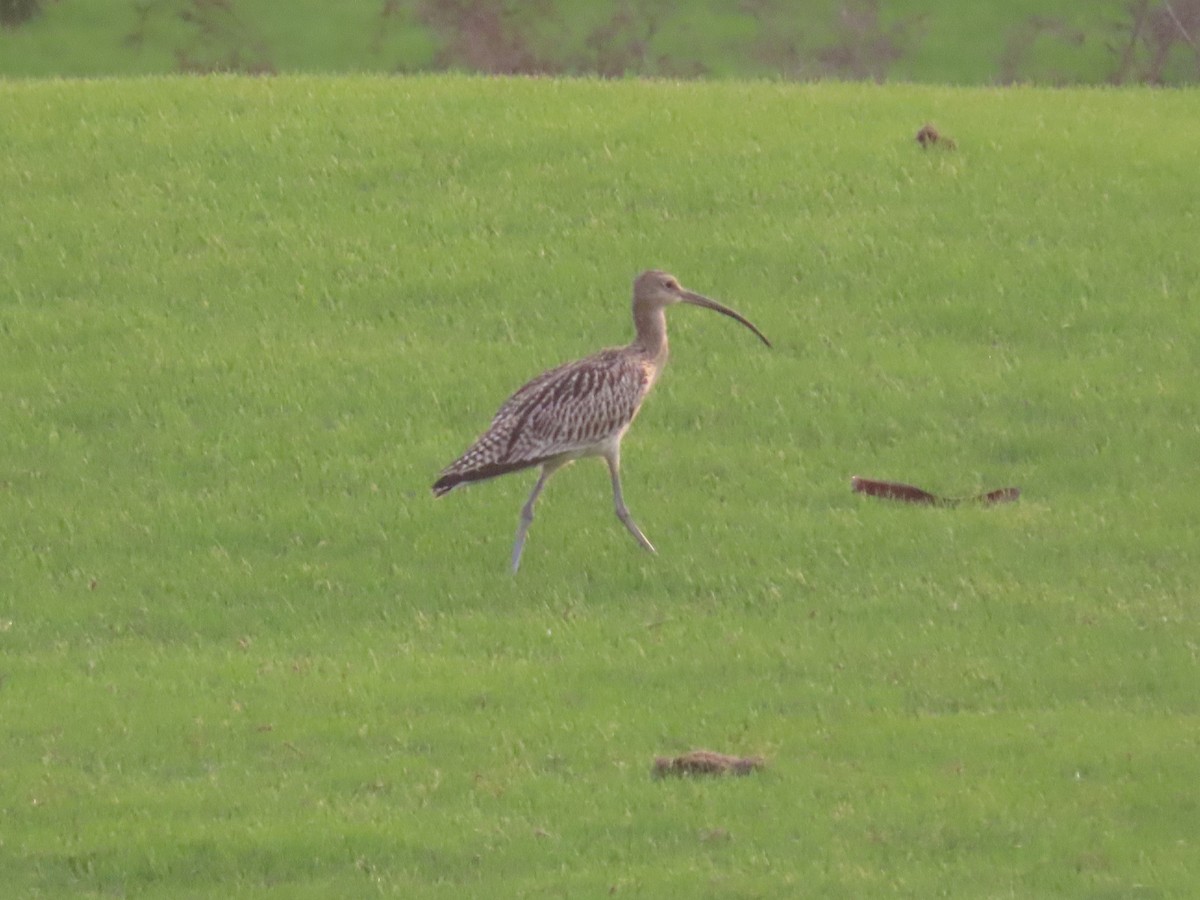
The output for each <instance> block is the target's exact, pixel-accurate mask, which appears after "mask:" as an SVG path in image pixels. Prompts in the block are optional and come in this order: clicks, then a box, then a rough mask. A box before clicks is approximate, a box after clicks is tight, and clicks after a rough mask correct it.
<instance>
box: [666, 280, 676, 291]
mask: <svg viewBox="0 0 1200 900" xmlns="http://www.w3.org/2000/svg"><path fill="white" fill-rule="evenodd" d="M665 283H666V286H667V287H669V288H670V289H671V290H673V291H677V290H679V282H678V281H676V280H675V279H674V278H668V279H667V280H666V282H665Z"/></svg>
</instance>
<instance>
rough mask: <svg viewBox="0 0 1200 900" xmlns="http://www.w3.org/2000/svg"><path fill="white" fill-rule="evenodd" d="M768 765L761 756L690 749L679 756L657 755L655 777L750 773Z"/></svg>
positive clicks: (654, 769)
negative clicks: (733, 754) (734, 754)
mask: <svg viewBox="0 0 1200 900" xmlns="http://www.w3.org/2000/svg"><path fill="white" fill-rule="evenodd" d="M765 765H766V761H765V760H764V759H763V758H762V757H761V756H730V755H729V754H727V753H717V752H716V751H714V750H689V751H688V752H687V753H683V754H681V755H679V756H656V757H655V758H654V768H653V769H652V772H653V774H654V777H655V778H666V777H668V776H671V775H675V776H680V777H682V776H685V775H688V776H692V775H749V774H750V773H751V772H756V771H758V770H759V769H761V768H763V767H764V766H765Z"/></svg>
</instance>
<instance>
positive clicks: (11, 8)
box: [0, 0, 42, 28]
mask: <svg viewBox="0 0 1200 900" xmlns="http://www.w3.org/2000/svg"><path fill="white" fill-rule="evenodd" d="M41 8H42V4H41V0H0V25H3V26H4V27H5V28H16V27H17V26H18V25H20V24H21V23H23V22H27V21H28V20H30V19H32V18H33V17H34V16H35V15H37V14H38V13H39V12H41Z"/></svg>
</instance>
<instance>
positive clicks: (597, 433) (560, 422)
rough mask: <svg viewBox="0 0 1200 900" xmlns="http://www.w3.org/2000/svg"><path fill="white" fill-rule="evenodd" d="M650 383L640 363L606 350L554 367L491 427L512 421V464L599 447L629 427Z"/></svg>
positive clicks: (519, 394)
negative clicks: (522, 460)
mask: <svg viewBox="0 0 1200 900" xmlns="http://www.w3.org/2000/svg"><path fill="white" fill-rule="evenodd" d="M649 384H650V376H649V373H648V372H647V371H646V369H645V367H644V366H643V365H642V364H641V362H640V361H638V360H636V359H633V358H630V357H629V356H628V355H627V354H625V353H623V352H621V351H619V350H605V351H601V352H600V353H597V354H595V355H593V356H589V357H587V358H586V359H581V360H578V361H577V362H573V363H568V364H567V365H565V366H560V367H558V368H557V369H552V370H551V371H550V372H548V373H546V374H545V375H544V376H540V377H539V378H537V379H535V380H534V381H533V382H531V383H530V384H529V385H527V386H526V387H525V388H522V389H521V390H520V391H518V392H517V393H516V394H514V395H513V396H512V398H510V400H509V401H508V402H507V403H505V405H504V406H503V407H501V410H500V412H499V413H497V415H496V421H495V422H493V425H492V427H493V428H496V427H497V426H498V425H500V424H501V423H502V422H511V423H512V424H511V429H507V430H508V437H509V444H508V448H507V454H508V457H509V459H510V460H511V461H514V462H515V461H517V460H521V459H530V458H540V459H545V458H547V457H551V456H558V455H559V454H563V453H574V452H579V451H582V450H587V449H589V448H592V447H594V446H595V445H596V444H598V443H601V442H602V441H604V440H606V439H608V438H611V437H614V436H616V435H617V434H618V433H619V432H621V431H622V430H624V429H625V428H627V427H628V426H629V423H630V422H632V421H633V417H634V416H635V415H636V414H637V410H638V406H640V405H641V402H642V398H643V397H645V395H646V391H647V389H648V387H649Z"/></svg>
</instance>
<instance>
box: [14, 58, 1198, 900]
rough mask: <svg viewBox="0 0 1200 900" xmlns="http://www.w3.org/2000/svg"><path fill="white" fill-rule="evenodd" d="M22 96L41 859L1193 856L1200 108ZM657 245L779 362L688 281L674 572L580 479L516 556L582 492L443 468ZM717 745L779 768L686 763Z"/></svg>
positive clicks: (18, 199) (74, 869)
mask: <svg viewBox="0 0 1200 900" xmlns="http://www.w3.org/2000/svg"><path fill="white" fill-rule="evenodd" d="M0 104H2V105H3V108H4V109H5V110H6V126H5V128H4V130H3V133H2V134H0V142H2V148H3V152H2V153H0V196H3V197H4V215H3V216H0V248H3V252H0V345H2V346H3V353H2V354H0V403H2V404H3V408H4V410H5V420H4V424H5V427H4V428H3V429H2V430H0V503H2V504H3V517H4V522H5V526H4V538H3V541H0V710H2V715H3V723H4V724H3V729H0V761H2V762H3V764H2V765H0V821H2V822H3V825H2V826H0V884H3V885H5V886H6V890H5V892H6V894H7V895H8V896H13V897H17V896H20V897H44V898H50V897H54V898H60V897H72V896H79V897H125V896H128V897H208V896H227V897H239V898H241V897H255V898H258V897H287V898H303V897H330V896H344V897H351V896H373V895H382V896H397V897H399V896H404V897H446V898H451V897H453V898H459V897H467V896H471V897H475V896H477V897H514V896H526V897H581V896H598V895H604V896H607V895H608V894H610V893H611V894H613V895H615V896H640V897H654V898H659V897H690V898H694V897H710V896H711V897H796V896H824V897H837V896H845V897H864V896H909V897H922V898H925V897H932V896H954V897H1046V896H1079V897H1184V896H1190V895H1192V894H1194V893H1195V891H1196V890H1197V886H1198V885H1200V852H1198V849H1200V848H1198V847H1197V843H1198V839H1197V836H1196V822H1197V820H1198V819H1197V817H1198V814H1200V802H1198V799H1197V798H1198V795H1197V789H1196V785H1197V784H1198V783H1200V752H1198V751H1200V715H1198V714H1200V701H1198V695H1197V690H1196V688H1197V684H1198V683H1200V682H1198V677H1200V662H1198V657H1200V627H1198V625H1197V620H1196V612H1195V604H1196V600H1197V588H1196V584H1197V578H1198V575H1200V565H1198V563H1200V560H1198V557H1197V547H1198V546H1200V516H1198V515H1197V505H1196V500H1195V497H1194V496H1193V491H1192V485H1191V476H1192V474H1193V472H1194V469H1195V465H1196V461H1197V451H1198V449H1200V415H1198V414H1200V403H1198V401H1197V393H1196V384H1195V381H1196V372H1197V365H1198V364H1200V318H1198V317H1197V316H1196V312H1195V307H1196V305H1197V301H1200V289H1198V288H1197V284H1198V283H1200V261H1198V259H1197V254H1196V237H1195V236H1196V224H1197V218H1198V216H1200V204H1198V201H1197V195H1196V192H1195V191H1194V190H1192V189H1191V188H1190V185H1191V184H1192V182H1193V181H1194V176H1195V156H1194V152H1193V148H1194V147H1195V146H1196V145H1197V142H1198V140H1200V124H1198V123H1200V94H1197V93H1196V92H1194V91H1191V92H1186V91H1157V92H1156V91H1146V90H1123V91H1114V90H1087V91H1042V90H1031V89H1022V90H1011V91H994V90H968V89H946V88H917V87H887V88H878V87H870V86H862V85H822V86H798V85H784V84H768V83H739V82H729V83H717V84H699V83H676V82H666V81H663V82H644V83H635V82H597V81H554V80H503V79H493V80H483V79H470V78H459V77H422V78H413V79H386V78H371V77H360V78H337V79H326V78H315V77H297V78H275V79H258V80H250V79H232V78H231V79H225V78H206V79H191V80H184V79H179V80H161V79H146V80H112V81H104V82H76V81H46V82H22V83H12V82H9V83H0ZM926 120H932V121H934V122H936V123H937V125H938V126H939V127H940V128H941V129H942V130H943V132H945V133H947V134H949V135H951V136H953V137H954V139H955V140H956V142H957V149H955V150H943V149H940V148H935V149H933V150H929V151H923V150H921V149H920V148H919V147H918V146H917V144H916V143H915V142H914V140H913V135H914V133H915V131H916V129H917V128H918V126H920V125H921V123H922V122H924V121H926ZM651 266H659V267H664V268H668V269H670V270H672V271H673V272H675V273H676V274H677V275H679V276H680V277H681V278H682V279H683V281H684V283H685V284H687V285H688V286H690V287H692V288H693V289H695V290H698V291H701V292H704V293H706V294H709V295H710V296H713V297H715V298H717V299H720V300H722V301H724V302H727V303H729V304H730V305H732V306H734V307H736V308H737V309H739V310H740V311H741V312H743V313H744V314H746V315H747V316H748V317H750V318H751V319H753V320H754V321H755V322H756V323H757V324H758V325H759V326H760V327H761V328H762V329H763V330H764V331H765V332H766V333H767V335H768V336H769V337H770V338H771V339H772V340H773V342H774V344H775V348H774V350H767V349H765V348H764V347H762V346H761V345H759V344H758V342H757V341H756V340H755V339H754V337H753V336H752V335H750V334H748V333H747V332H746V331H744V330H743V329H741V328H739V327H738V326H737V325H736V324H734V323H732V322H730V321H728V320H726V319H723V318H721V317H718V316H714V315H711V314H709V313H706V312H704V311H702V310H697V309H692V308H683V309H674V310H672V311H671V313H670V314H669V316H668V319H669V323H670V327H671V336H672V340H673V348H672V349H673V357H672V362H671V365H670V367H668V369H667V372H666V374H665V376H664V378H663V380H662V382H661V383H660V384H659V386H658V388H657V389H656V391H655V393H654V395H652V396H651V398H650V400H649V401H648V402H647V405H646V408H645V410H644V411H643V413H642V415H641V417H640V418H639V420H638V422H637V424H636V425H635V426H634V428H633V430H632V432H631V433H630V436H629V437H628V438H627V440H626V441H625V445H624V450H625V452H624V483H625V494H626V499H627V500H628V502H629V505H630V508H631V510H632V511H633V514H634V515H635V517H636V518H637V520H638V522H639V524H640V525H641V526H642V527H643V529H644V530H645V531H646V533H647V535H648V536H649V537H650V539H651V540H652V541H654V542H655V543H656V545H657V546H658V549H659V554H660V555H658V556H650V555H648V554H645V553H643V552H642V551H641V550H640V549H639V548H638V547H637V546H636V544H635V543H634V542H633V541H632V540H631V538H630V537H629V535H628V534H627V533H626V532H625V531H624V529H623V528H622V527H621V525H620V523H619V522H618V521H617V520H616V518H615V517H614V516H613V514H612V509H611V500H610V496H609V487H608V478H607V475H606V473H605V470H604V466H603V465H602V464H601V463H599V462H596V461H594V460H593V461H585V462H581V463H580V464H578V465H576V466H573V467H571V468H570V469H568V470H566V471H564V472H562V473H560V474H558V475H557V476H556V477H555V478H554V479H553V481H552V482H551V483H550V486H549V488H548V489H547V491H546V494H545V495H544V497H543V499H542V502H541V504H540V506H539V511H538V519H537V521H536V522H535V523H534V525H533V529H532V531H531V534H530V538H529V543H528V545H527V547H526V552H525V559H524V562H523V565H522V569H521V572H520V575H519V576H518V577H516V578H512V577H510V576H508V574H507V571H506V566H507V559H508V552H509V548H510V544H511V540H512V535H513V531H514V529H515V526H516V521H517V514H518V510H519V508H520V505H521V503H522V502H523V501H524V497H525V495H526V493H527V491H528V489H529V486H530V484H531V482H532V474H531V473H525V474H522V475H515V476H507V477H505V478H503V479H500V480H498V481H496V482H493V483H489V484H483V485H477V486H473V487H472V488H470V489H468V490H465V491H459V492H455V493H454V494H452V495H451V496H450V497H447V498H444V499H442V500H438V501H434V500H433V498H432V497H431V496H430V494H429V485H430V484H431V483H432V481H433V479H434V477H435V476H436V474H437V472H438V470H439V469H440V468H441V467H442V466H443V465H444V464H445V463H447V462H449V461H450V460H451V459H452V458H453V457H454V456H456V455H457V454H458V453H459V452H460V451H461V450H462V449H463V448H464V447H465V446H466V445H467V444H468V443H469V442H470V441H471V440H472V439H473V438H474V437H475V435H476V434H477V433H478V432H479V431H480V430H481V429H483V428H484V427H485V426H486V424H487V422H488V420H489V418H490V416H491V414H492V413H493V412H494V410H495V409H496V407H497V406H498V405H499V403H500V402H501V401H502V400H503V399H504V397H505V396H507V395H508V393H509V392H510V391H511V390H513V389H515V388H516V387H517V386H519V385H520V384H521V383H522V382H523V381H524V380H525V379H527V378H528V377H530V376H532V375H534V374H536V373H537V372H539V371H541V370H542V369H543V368H546V367H548V366H550V365H552V364H555V363H558V362H561V361H563V360H566V359H570V358H573V357H576V356H579V355H582V354H584V353H587V352H590V351H592V350H594V349H597V348H599V347H601V346H605V345H611V344H619V343H622V342H624V341H626V340H628V338H629V336H630V333H631V326H630V323H629V321H628V302H629V300H628V298H629V289H630V282H631V280H632V278H633V276H634V275H636V273H637V272H638V271H639V270H641V269H643V268H647V267H651ZM853 474H859V475H866V476H877V477H884V478H894V479H899V480H904V481H909V482H913V483H916V484H919V485H921V486H923V487H926V488H929V489H931V490H935V491H938V492H941V493H946V494H962V493H971V492H974V491H978V490H983V489H988V488H994V487H1000V486H1005V485H1017V486H1020V487H1021V488H1022V490H1023V492H1024V493H1023V496H1022V499H1021V500H1020V502H1019V503H1017V504H1014V505H1010V506H1001V507H995V508H987V509H984V508H974V507H967V508H960V509H955V510H947V509H930V508H916V507H909V506H902V505H889V504H886V503H882V502H878V501H872V500H869V499H866V498H863V497H860V496H857V495H854V494H852V493H851V492H850V490H849V478H850V476H851V475H853ZM692 747H709V748H712V749H716V750H721V751H726V752H733V753H744V754H763V755H764V756H766V757H767V758H768V760H769V766H768V768H767V770H766V771H765V772H762V773H759V774H756V775H753V776H751V777H748V778H744V779H736V780H728V781H704V780H682V781H679V780H667V781H655V780H652V779H651V777H650V764H651V761H652V758H653V757H654V756H655V755H657V754H668V753H677V752H681V751H683V750H687V749H689V748H692Z"/></svg>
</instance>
